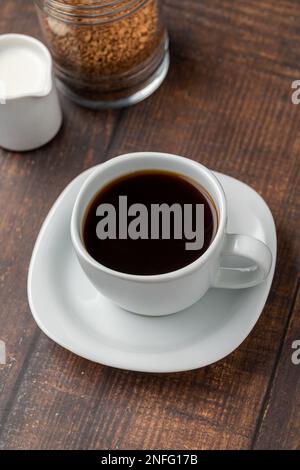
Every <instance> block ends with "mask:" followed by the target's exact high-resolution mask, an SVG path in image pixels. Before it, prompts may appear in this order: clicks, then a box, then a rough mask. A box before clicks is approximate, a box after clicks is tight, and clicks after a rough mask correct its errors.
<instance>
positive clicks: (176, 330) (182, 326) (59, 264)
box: [28, 169, 276, 372]
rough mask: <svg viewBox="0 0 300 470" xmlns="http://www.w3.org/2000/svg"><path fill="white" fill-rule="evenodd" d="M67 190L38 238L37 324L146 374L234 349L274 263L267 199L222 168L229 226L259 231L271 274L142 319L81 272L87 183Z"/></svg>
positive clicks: (34, 267)
mask: <svg viewBox="0 0 300 470" xmlns="http://www.w3.org/2000/svg"><path fill="white" fill-rule="evenodd" d="M92 170H93V169H90V170H87V171H86V172H84V173H82V174H81V175H79V176H78V177H77V178H76V179H75V180H74V181H72V182H71V183H70V185H69V186H68V187H67V188H66V189H65V190H64V191H63V193H62V194H61V195H60V197H59V198H58V200H57V201H56V203H55V204H54V206H53V207H52V209H51V211H50V213H49V215H48V217H47V219H46V220H45V222H44V224H43V227H42V229H41V231H40V234H39V236H38V239H37V242H36V245H35V248H34V251H33V255H32V259H31V264H30V268H29V276H28V298H29V304H30V308H31V311H32V314H33V316H34V318H35V320H36V322H37V324H38V325H39V327H40V328H41V329H42V330H43V331H44V333H45V334H46V335H48V336H49V337H50V338H51V339H53V341H55V342H56V343H58V344H60V345H61V346H63V347H65V348H66V349H68V350H70V351H72V352H74V353H75V354H78V355H79V356H82V357H84V358H86V359H90V360H92V361H95V362H98V363H101V364H105V365H108V366H113V367H118V368H121V369H129V370H136V371H144V372H176V371H183V370H190V369H196V368H198V367H204V366H207V365H208V364H211V363H213V362H215V361H218V360H220V359H222V358H224V357H225V356H227V355H228V354H230V353H231V352H232V351H233V350H234V349H236V348H237V347H238V346H239V345H240V344H241V343H242V342H243V341H244V339H245V338H246V337H247V336H248V334H249V333H250V331H251V330H252V328H253V327H254V325H255V323H256V322H257V320H258V318H259V316H260V314H261V312H262V309H263V307H264V305H265V302H266V299H267V296H268V293H269V290H270V286H271V282H272V278H273V274H274V267H275V261H276V231H275V225H274V221H273V217H272V215H271V212H270V210H269V208H268V207H267V205H266V203H265V202H264V200H263V199H262V198H261V197H260V196H259V195H258V194H257V193H256V192H255V191H254V190H253V189H251V188H250V187H249V186H247V185H245V184H244V183H241V182H240V181H238V180H236V179H233V178H231V177H229V176H225V175H222V174H219V173H216V176H217V177H218V178H219V180H220V182H221V184H222V185H223V187H224V189H225V193H226V197H227V201H228V207H229V211H228V212H229V221H228V231H229V232H237V233H244V234H248V235H253V236H254V237H256V238H258V239H260V240H262V241H264V242H265V243H267V245H268V246H269V247H270V249H271V251H272V253H273V266H272V269H271V272H270V275H269V277H268V279H267V280H266V281H265V282H264V283H263V284H260V285H259V286H257V287H254V288H251V289H242V290H225V289H211V290H210V291H209V292H208V293H207V294H206V295H205V296H204V297H203V298H202V299H201V300H200V301H199V302H197V303H196V304H195V305H193V306H192V307H190V308H188V309H186V310H184V311H182V312H179V313H176V314H174V315H170V316H168V317H144V316H140V315H135V314H132V313H129V312H126V311H123V310H122V309H121V308H119V307H117V306H116V305H114V304H113V303H111V302H110V301H109V300H107V299H106V298H105V297H103V296H101V295H100V294H99V293H98V292H97V291H96V290H95V289H94V287H93V286H92V285H91V284H90V282H89V281H88V279H87V278H86V276H85V274H84V273H83V271H82V270H81V267H80V266H79V263H78V261H77V258H76V256H75V253H74V251H73V247H72V243H71V237H70V228H69V226H70V217H71V211H72V206H73V203H74V201H75V198H76V196H77V193H78V191H79V188H80V187H81V185H82V183H83V182H84V180H85V179H86V178H87V177H88V175H89V173H90V172H91V171H92Z"/></svg>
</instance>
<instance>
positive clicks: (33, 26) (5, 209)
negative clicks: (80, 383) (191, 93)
mask: <svg viewBox="0 0 300 470" xmlns="http://www.w3.org/2000/svg"><path fill="white" fill-rule="evenodd" d="M0 28H1V32H2V33H6V32H11V31H14V32H16V31H18V32H22V33H26V34H28V33H30V34H32V35H35V36H36V37H38V36H40V34H39V26H38V22H37V19H36V15H35V10H34V7H33V3H32V2H24V1H23V0H17V1H15V2H10V1H5V2H3V5H2V4H1V16H0ZM62 105H63V111H64V124H63V128H62V129H61V131H60V133H59V134H58V136H57V137H56V138H55V140H54V141H53V142H51V143H50V144H48V145H46V146H45V147H43V148H41V149H39V150H36V151H34V152H27V153H23V154H18V153H9V152H5V151H4V150H1V149H0V168H1V173H0V227H1V230H0V244H1V253H0V264H1V277H0V298H1V309H0V338H1V340H3V341H5V342H6V349H7V355H8V364H7V365H6V366H0V418H1V416H2V417H3V418H4V417H5V416H6V414H7V413H8V412H9V411H10V406H11V404H12V400H13V397H14V394H15V393H16V392H17V389H18V386H19V384H20V383H21V381H22V377H23V373H24V372H25V370H26V367H27V365H28V362H29V359H30V355H31V352H32V350H33V349H34V346H35V342H36V339H37V337H38V335H39V330H38V329H37V326H36V324H35V323H34V321H33V319H32V317H31V315H30V312H29V309H28V303H27V296H26V282H27V270H28V265H29V260H30V257H31V253H32V249H33V246H34V242H35V238H36V235H37V233H38V230H39V228H40V226H41V224H42V222H43V219H44V218H45V216H46V214H47V212H48V210H49V208H50V207H51V205H52V204H53V202H54V201H55V199H56V197H57V196H58V195H59V193H60V192H61V191H62V189H63V188H64V187H65V186H66V184H67V183H68V182H69V181H70V180H72V179H73V178H74V177H75V176H76V175H77V174H78V173H80V172H81V171H83V170H84V169H85V168H87V167H90V166H92V165H94V164H96V163H98V162H101V161H102V160H103V159H104V158H105V157H104V155H105V151H106V149H107V148H108V146H109V142H110V138H111V136H112V134H113V132H114V127H115V124H116V122H117V121H118V115H119V113H118V112H116V113H112V112H106V113H105V112H104V113H101V114H100V113H99V114H96V113H93V112H91V111H88V110H84V109H81V108H79V107H77V106H75V105H73V104H72V103H70V102H68V101H67V100H65V99H62ZM4 421H5V418H4ZM1 424H2V425H3V422H2V423H1ZM1 424H0V430H1Z"/></svg>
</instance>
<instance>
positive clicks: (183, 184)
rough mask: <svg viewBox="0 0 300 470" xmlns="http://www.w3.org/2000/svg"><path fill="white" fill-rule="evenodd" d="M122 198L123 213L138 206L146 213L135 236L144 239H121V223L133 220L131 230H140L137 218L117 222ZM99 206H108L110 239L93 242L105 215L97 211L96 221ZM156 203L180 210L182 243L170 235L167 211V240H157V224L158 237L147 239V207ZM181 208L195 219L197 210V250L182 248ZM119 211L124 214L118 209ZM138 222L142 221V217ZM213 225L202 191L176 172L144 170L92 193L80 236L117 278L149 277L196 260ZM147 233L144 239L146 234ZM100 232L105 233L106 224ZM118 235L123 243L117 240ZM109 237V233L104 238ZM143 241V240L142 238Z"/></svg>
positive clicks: (214, 213) (214, 217)
mask: <svg viewBox="0 0 300 470" xmlns="http://www.w3.org/2000/svg"><path fill="white" fill-rule="evenodd" d="M124 196H126V202H127V207H128V209H129V208H130V207H131V206H132V205H133V204H143V205H144V206H145V207H146V208H147V209H148V215H147V224H146V227H145V226H143V228H144V230H141V232H140V233H141V237H144V238H137V239H132V238H130V236H128V237H127V238H126V239H124V221H126V222H127V224H128V225H130V223H131V222H133V221H135V222H133V223H134V227H135V229H137V230H139V229H141V227H139V224H138V223H137V222H138V221H137V219H136V216H137V214H135V215H134V216H133V215H128V212H127V213H126V214H124V213H122V214H121V218H122V221H121V220H120V213H119V212H120V197H122V198H123V202H124ZM103 204H106V205H107V204H110V205H112V206H113V207H114V208H115V214H116V218H115V227H114V228H115V233H114V235H115V238H114V239H111V238H106V239H99V229H98V234H97V227H99V225H98V224H99V222H100V223H101V221H102V228H103V222H104V218H105V216H106V215H107V213H105V211H104V212H103V211H102V213H101V214H102V216H99V210H98V209H99V207H100V206H101V207H107V206H102V205H103ZM161 204H167V205H168V206H170V207H171V206H172V205H173V204H177V205H178V204H179V205H180V207H181V208H182V224H183V225H182V235H183V236H182V239H176V238H175V233H176V231H175V228H174V227H173V226H174V222H175V220H174V219H175V216H174V214H173V213H172V211H171V212H170V227H171V230H170V238H169V239H162V237H163V231H162V227H163V223H162V220H161V224H160V228H159V238H158V239H152V238H151V224H153V218H152V219H151V214H152V212H151V210H152V208H153V205H156V206H155V207H157V205H161ZM187 204H188V205H190V206H192V210H193V212H192V214H193V216H194V219H195V220H196V205H197V204H202V205H203V206H202V207H203V214H204V226H203V227H202V228H203V230H204V241H203V246H202V247H201V248H200V249H189V250H188V249H187V248H186V247H187V242H191V240H190V239H187V238H186V237H185V229H184V215H183V214H184V211H185V207H186V206H185V205H187ZM122 209H124V204H123V206H122ZM97 212H98V215H97ZM143 220H144V221H145V217H144V218H143ZM195 220H193V229H194V231H195V229H196V225H195ZM140 221H141V219H140ZM177 221H178V218H177ZM166 222H168V220H167V221H166ZM217 224H218V215H217V210H216V207H215V204H214V202H213V200H212V198H211V197H210V196H209V195H208V194H207V192H206V191H205V190H204V189H203V188H201V187H200V186H199V185H197V183H195V182H194V181H192V180H190V179H188V178H185V177H184V176H181V175H178V174H176V173H171V172H164V171H156V170H147V171H143V172H136V173H131V174H129V175H126V176H123V177H121V178H119V179H116V180H114V181H112V182H111V183H109V184H108V185H107V186H106V187H104V188H103V189H101V190H100V191H99V193H98V194H96V196H95V197H94V199H93V200H92V201H91V203H90V205H89V207H88V208H87V210H86V214H85V218H84V222H83V230H82V236H83V242H84V245H85V247H86V249H87V251H88V253H89V254H90V255H91V256H92V257H93V258H94V259H95V260H96V261H98V262H99V263H100V264H102V265H104V266H106V267H108V268H110V269H113V270H115V271H119V272H123V273H128V274H137V275H155V274H164V273H168V272H171V271H176V270H178V269H180V268H182V267H184V266H187V265H188V264H190V263H192V262H193V261H195V260H196V259H197V258H199V257H200V256H202V255H203V253H205V251H206V250H207V249H208V247H209V246H210V244H211V242H212V240H213V238H214V236H215V234H216V231H217ZM104 225H105V224H104ZM121 225H122V227H121ZM147 228H148V235H147V234H146V229H147ZM177 228H178V225H177ZM106 229H107V230H108V225H107V227H106ZM120 230H121V232H122V235H121V236H122V237H123V239H120ZM108 231H109V230H108ZM112 232H113V231H112V230H111V231H110V233H112ZM129 232H130V231H129ZM135 233H136V232H135ZM146 236H147V237H148V238H147V239H145V237H146Z"/></svg>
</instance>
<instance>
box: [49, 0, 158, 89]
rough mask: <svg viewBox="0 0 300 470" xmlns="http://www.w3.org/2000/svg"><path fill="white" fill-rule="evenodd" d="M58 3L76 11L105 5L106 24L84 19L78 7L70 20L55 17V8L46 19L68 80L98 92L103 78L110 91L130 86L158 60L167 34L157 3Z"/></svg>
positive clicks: (58, 62)
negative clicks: (147, 65) (128, 80)
mask: <svg viewBox="0 0 300 470" xmlns="http://www.w3.org/2000/svg"><path fill="white" fill-rule="evenodd" d="M59 3H60V4H64V5H66V6H72V7H76V5H78V6H79V5H80V6H82V5H84V6H86V5H95V3H96V4H97V5H99V4H100V5H101V3H103V11H101V15H102V16H101V21H99V19H98V18H95V19H93V18H89V19H88V20H86V19H85V18H84V17H81V16H80V11H81V10H80V9H79V7H78V11H77V9H76V8H74V9H73V10H72V13H73V16H72V18H71V20H70V21H69V22H67V21H63V20H61V19H60V18H59V15H53V14H51V10H49V14H48V15H47V14H46V15H43V16H41V21H42V24H43V29H44V32H45V34H46V37H47V41H48V44H49V46H50V48H51V52H52V54H53V57H54V60H55V63H56V66H57V68H58V70H60V69H61V70H62V71H63V74H64V78H65V80H66V79H67V80H68V77H69V79H70V81H72V82H73V84H74V82H75V83H76V84H77V86H78V87H80V86H81V84H82V85H83V86H84V87H85V88H88V86H89V85H90V86H91V88H93V87H94V85H95V84H97V83H99V82H101V81H102V82H103V80H104V81H105V83H102V87H103V86H104V88H105V89H106V90H109V89H110V88H116V87H117V88H121V87H122V86H124V85H127V83H126V75H128V74H130V73H132V71H134V72H136V73H137V74H138V73H139V71H140V70H142V69H143V67H144V64H145V63H146V62H149V63H151V60H154V57H155V56H157V53H156V51H157V49H158V48H159V47H160V45H161V43H162V41H163V37H164V34H165V29H164V27H163V25H161V22H160V20H159V12H158V2H157V0H150V1H140V2H135V4H136V3H137V4H140V5H139V6H138V7H137V6H135V7H132V6H131V7H130V4H131V5H132V2H128V0H124V1H120V2H117V5H115V6H111V5H110V6H105V3H107V2H105V1H104V2H99V1H97V2H94V1H93V0H60V2H59ZM133 3H134V2H133ZM121 7H123V11H120V8H121ZM46 11H47V10H46ZM77 14H78V16H77ZM109 78H111V80H109ZM130 85H132V84H131V83H130Z"/></svg>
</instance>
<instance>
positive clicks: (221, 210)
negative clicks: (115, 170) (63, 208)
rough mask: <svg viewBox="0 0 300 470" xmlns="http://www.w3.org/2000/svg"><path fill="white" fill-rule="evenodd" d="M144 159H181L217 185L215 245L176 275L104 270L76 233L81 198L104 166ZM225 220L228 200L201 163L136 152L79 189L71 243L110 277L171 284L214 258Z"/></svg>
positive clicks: (178, 270)
mask: <svg viewBox="0 0 300 470" xmlns="http://www.w3.org/2000/svg"><path fill="white" fill-rule="evenodd" d="M142 156H148V157H153V158H154V159H155V158H161V157H164V158H165V157H167V158H172V159H174V158H176V159H180V160H181V161H183V162H184V163H185V164H189V165H192V166H194V167H195V168H197V169H198V170H199V169H201V171H202V172H203V173H204V174H205V176H206V177H207V178H208V179H209V180H210V181H211V182H212V183H213V184H214V186H215V188H216V189H217V192H218V197H219V200H218V201H216V202H217V204H218V208H217V209H218V216H219V220H218V222H219V223H218V230H217V233H216V235H215V237H214V239H213V241H212V243H211V244H210V246H209V247H208V249H207V250H206V251H205V253H203V255H202V256H200V257H199V258H197V259H196V260H195V261H193V262H192V263H190V264H188V265H186V266H184V267H183V268H180V269H177V270H176V271H171V272H168V273H164V274H153V275H140V274H128V273H122V272H121V271H115V270H114V269H110V268H108V267H107V266H104V265H103V264H101V263H98V261H96V260H95V259H94V258H93V257H92V256H91V255H90V254H89V253H88V251H87V250H86V248H85V246H84V244H83V241H82V237H81V234H80V233H79V232H78V230H77V227H78V226H79V227H81V225H82V218H80V220H79V213H78V211H79V205H80V201H81V197H82V195H83V194H84V192H85V191H86V189H87V188H88V186H89V185H90V184H91V182H93V181H94V180H95V179H97V177H98V174H99V173H101V172H102V171H103V166H104V165H105V168H109V167H112V166H115V165H117V164H118V162H119V161H121V160H122V161H124V160H125V159H128V160H131V159H132V158H138V157H142ZM153 169H155V165H154V168H153ZM169 171H172V170H169ZM174 172H175V173H176V170H175V169H174ZM122 175H126V173H125V172H122V174H120V175H119V176H120V177H121V176H122ZM112 181H113V180H112ZM205 189H206V188H205ZM100 190H101V186H100V187H99V191H100ZM87 207H88V204H87V205H86V208H87ZM85 210H86V209H85ZM84 215H85V211H84V214H83V216H84ZM226 220H227V205H226V197H225V193H224V190H223V188H222V186H221V184H220V183H219V181H218V179H217V178H216V177H215V176H214V175H213V173H212V172H211V171H210V170H208V168H206V167H205V166H204V165H202V164H201V163H198V162H196V161H194V160H190V159H188V158H185V157H181V156H179V155H172V154H169V153H160V152H134V153H127V154H124V155H120V156H118V157H115V158H112V159H111V160H108V161H106V162H104V163H101V164H99V165H98V166H96V167H95V170H94V171H93V172H92V174H91V175H90V176H88V178H87V179H86V181H85V182H84V183H83V185H82V187H81V189H80V191H79V193H78V195H77V197H76V201H75V204H74V207H73V211H72V216H71V238H72V242H73V245H74V247H75V248H76V250H77V251H78V252H80V254H81V256H82V257H83V258H84V259H85V261H86V262H87V263H89V264H90V265H92V266H93V267H94V268H96V269H101V271H104V272H106V273H107V274H109V275H111V276H114V277H118V278H121V279H125V280H128V281H135V282H145V281H146V282H148V281H149V282H163V281H170V280H173V279H176V278H179V277H182V276H184V275H187V274H190V273H192V272H193V271H195V270H196V269H198V268H199V267H201V266H203V265H204V264H205V263H206V262H207V260H208V258H209V257H210V256H211V254H212V253H213V251H214V250H215V248H216V246H217V245H218V243H219V242H220V241H221V239H222V236H223V234H224V232H225V225H226Z"/></svg>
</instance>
